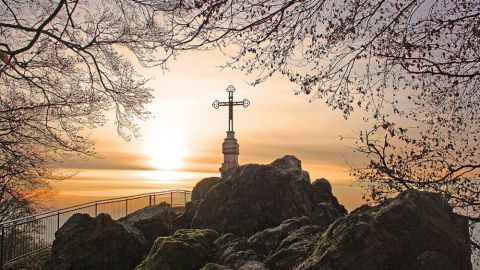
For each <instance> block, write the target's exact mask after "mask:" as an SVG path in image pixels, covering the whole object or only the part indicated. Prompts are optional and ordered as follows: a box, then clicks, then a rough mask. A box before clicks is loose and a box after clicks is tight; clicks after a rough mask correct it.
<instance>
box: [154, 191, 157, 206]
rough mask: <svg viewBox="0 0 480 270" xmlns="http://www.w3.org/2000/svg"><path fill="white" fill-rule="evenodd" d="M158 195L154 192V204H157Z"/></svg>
mask: <svg viewBox="0 0 480 270" xmlns="http://www.w3.org/2000/svg"><path fill="white" fill-rule="evenodd" d="M156 197H157V194H155V193H153V205H156V204H157V201H156V199H157V198H156Z"/></svg>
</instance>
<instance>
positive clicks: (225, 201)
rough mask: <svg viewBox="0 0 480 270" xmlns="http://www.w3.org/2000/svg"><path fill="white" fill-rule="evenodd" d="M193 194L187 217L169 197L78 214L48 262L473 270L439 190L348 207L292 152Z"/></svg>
mask: <svg viewBox="0 0 480 270" xmlns="http://www.w3.org/2000/svg"><path fill="white" fill-rule="evenodd" d="M193 193H194V195H195V196H192V197H193V198H194V200H192V201H191V202H190V203H188V204H187V208H186V210H185V213H183V214H182V215H181V216H178V217H175V216H174V214H173V213H172V212H171V211H170V210H171V209H170V208H169V206H168V205H166V204H164V205H161V206H157V207H156V208H155V207H154V208H152V207H150V208H145V209H142V210H139V211H138V212H136V213H132V214H130V215H129V216H127V217H126V218H124V219H122V220H121V221H114V220H111V218H110V217H109V216H107V215H99V216H98V217H97V218H91V217H89V216H87V215H74V216H73V217H72V218H71V219H70V220H68V221H67V223H65V225H64V226H63V227H62V228H61V229H60V230H59V231H58V232H57V234H56V238H57V239H56V240H55V242H54V244H53V248H52V258H51V259H50V261H49V263H47V265H46V269H62V270H63V269H65V270H67V269H92V270H95V269H102V270H103V269H136V270H198V269H201V270H333V269H335V270H351V269H359V270H377V269H378V270H387V269H398V270H420V269H425V270H430V269H432V270H433V269H438V270H453V269H459V270H471V269H472V265H471V261H470V252H471V250H470V240H469V231H468V224H467V221H466V220H465V219H464V218H463V217H461V216H458V215H456V214H455V213H454V212H453V210H452V208H451V207H450V206H449V204H448V203H447V201H446V200H445V199H444V198H443V197H442V196H441V195H438V194H434V193H428V192H421V191H415V190H407V191H404V192H402V193H400V194H399V195H398V196H397V197H396V198H392V199H389V200H386V201H385V202H383V203H381V204H379V205H377V206H366V205H364V206H362V207H359V208H358V209H356V210H354V211H353V212H351V213H350V214H348V215H347V212H346V210H345V208H344V207H343V206H342V205H340V204H339V202H338V201H337V199H336V198H335V196H333V194H332V187H331V185H330V183H329V182H328V180H326V179H318V180H315V181H313V183H311V181H310V177H309V175H308V173H307V172H305V171H303V170H302V168H301V162H300V160H298V159H297V158H295V157H293V156H285V157H283V158H280V159H278V160H276V161H274V162H273V163H271V164H268V165H258V164H248V165H243V166H239V167H235V168H231V169H229V170H227V171H225V172H224V175H223V177H222V178H208V179H204V180H202V181H200V182H199V183H198V184H197V186H196V187H195V188H194V190H193ZM157 236H158V237H157ZM155 237H156V240H155V242H154V243H153V245H152V244H151V240H150V239H152V238H155ZM148 240H150V241H148Z"/></svg>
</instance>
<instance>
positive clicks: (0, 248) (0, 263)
mask: <svg viewBox="0 0 480 270" xmlns="http://www.w3.org/2000/svg"><path fill="white" fill-rule="evenodd" d="M4 239H5V227H4V226H3V225H2V238H1V240H0V269H3V253H4V252H3V251H4V246H3V243H4Z"/></svg>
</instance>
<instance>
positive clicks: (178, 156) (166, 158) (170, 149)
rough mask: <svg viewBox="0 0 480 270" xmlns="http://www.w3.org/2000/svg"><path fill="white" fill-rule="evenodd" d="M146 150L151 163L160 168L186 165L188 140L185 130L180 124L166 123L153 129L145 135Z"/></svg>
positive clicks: (169, 168)
mask: <svg viewBox="0 0 480 270" xmlns="http://www.w3.org/2000/svg"><path fill="white" fill-rule="evenodd" d="M144 145H145V146H144V152H145V153H146V154H147V155H148V156H149V157H150V164H151V165H152V166H153V167H155V168H157V169H160V170H177V169H180V168H182V167H184V166H185V162H184V158H185V156H186V155H187V141H186V136H185V130H184V129H182V128H180V127H179V126H172V125H164V126H162V128H155V129H152V132H148V134H147V135H146V137H145V143H144Z"/></svg>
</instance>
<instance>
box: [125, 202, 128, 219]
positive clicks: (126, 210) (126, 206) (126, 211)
mask: <svg viewBox="0 0 480 270" xmlns="http://www.w3.org/2000/svg"><path fill="white" fill-rule="evenodd" d="M126 215H128V198H127V199H125V216H126Z"/></svg>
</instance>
